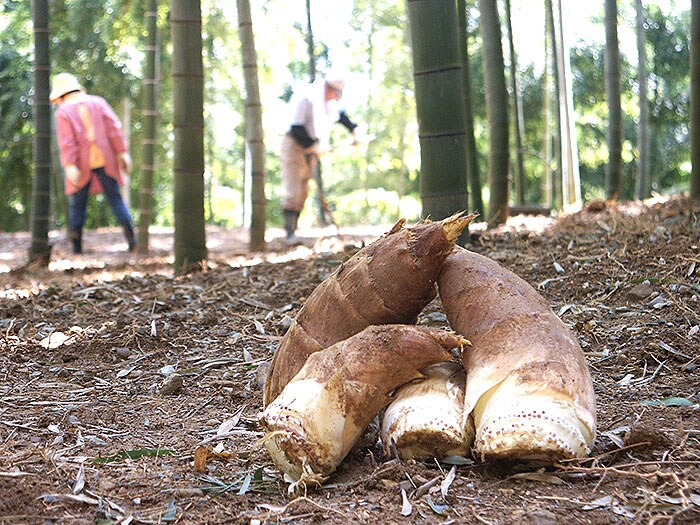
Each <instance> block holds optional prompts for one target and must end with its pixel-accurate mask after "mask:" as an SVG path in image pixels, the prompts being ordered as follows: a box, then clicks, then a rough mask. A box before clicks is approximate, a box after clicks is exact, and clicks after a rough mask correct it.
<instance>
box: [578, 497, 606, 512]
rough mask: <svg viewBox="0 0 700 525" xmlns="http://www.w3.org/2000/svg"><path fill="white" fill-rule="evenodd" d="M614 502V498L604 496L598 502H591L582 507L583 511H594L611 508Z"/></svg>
mask: <svg viewBox="0 0 700 525" xmlns="http://www.w3.org/2000/svg"><path fill="white" fill-rule="evenodd" d="M612 502H613V497H612V496H603V497H602V498H598V499H597V500H594V501H591V502H590V503H587V504H586V505H584V506H583V507H582V509H583V510H594V509H600V508H603V507H607V506H609V505H610V504H611V503H612Z"/></svg>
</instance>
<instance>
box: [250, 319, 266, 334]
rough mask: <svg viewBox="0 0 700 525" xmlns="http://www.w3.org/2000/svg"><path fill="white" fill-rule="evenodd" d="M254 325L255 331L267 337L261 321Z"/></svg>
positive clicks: (256, 321)
mask: <svg viewBox="0 0 700 525" xmlns="http://www.w3.org/2000/svg"><path fill="white" fill-rule="evenodd" d="M253 324H254V325H255V331H256V332H258V333H259V334H261V335H265V327H264V326H263V325H262V323H261V322H260V321H258V320H257V319H256V320H255V321H253Z"/></svg>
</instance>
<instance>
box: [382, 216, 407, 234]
mask: <svg viewBox="0 0 700 525" xmlns="http://www.w3.org/2000/svg"><path fill="white" fill-rule="evenodd" d="M405 224H406V219H403V218H401V219H399V220H398V221H396V224H394V225H393V226H392V227H391V230H389V231H388V232H387V235H391V234H393V233H396V232H397V231H400V230H401V229H402V228H403V227H404V225H405Z"/></svg>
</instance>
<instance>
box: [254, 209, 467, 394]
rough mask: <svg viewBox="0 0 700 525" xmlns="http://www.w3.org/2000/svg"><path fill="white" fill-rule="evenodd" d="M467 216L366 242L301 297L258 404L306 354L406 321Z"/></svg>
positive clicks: (431, 293) (428, 291)
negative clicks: (373, 328)
mask: <svg viewBox="0 0 700 525" xmlns="http://www.w3.org/2000/svg"><path fill="white" fill-rule="evenodd" d="M474 217H475V215H467V216H465V215H464V214H462V213H458V214H455V215H453V216H452V217H449V218H447V219H444V220H442V221H439V222H431V221H426V222H423V223H420V224H417V225H415V226H412V227H404V223H405V220H403V219H402V220H401V221H399V222H397V223H396V225H395V226H394V227H393V228H392V229H391V231H390V232H388V233H387V234H385V235H384V236H382V237H380V238H379V239H377V240H376V241H375V242H373V243H372V244H370V245H368V246H366V247H365V248H363V249H362V250H360V251H359V252H357V253H356V254H355V255H353V256H352V257H351V258H350V259H348V261H347V262H345V263H344V264H343V265H341V266H340V267H339V268H338V270H337V271H336V272H334V273H333V274H332V275H331V276H330V277H329V278H327V279H326V280H325V281H323V282H322V283H321V284H320V285H319V286H318V287H317V288H316V289H315V290H314V291H313V292H312V294H311V295H310V296H309V298H308V299H307V300H306V302H305V303H304V305H303V306H302V308H301V310H300V311H299V313H298V314H297V316H296V318H295V319H294V321H293V322H292V324H291V326H290V328H289V330H288V331H287V333H286V334H285V336H284V338H283V339H282V341H281V343H280V345H279V347H278V349H277V351H276V352H275V355H274V357H273V360H272V363H271V365H270V369H269V372H268V376H267V379H266V381H265V387H264V391H263V403H264V405H267V404H269V403H270V402H271V401H272V400H273V399H275V397H277V396H278V395H279V393H280V392H281V391H282V389H283V388H284V387H285V385H286V384H287V383H288V382H289V381H290V380H291V379H292V378H293V377H294V376H295V375H296V373H297V372H298V371H299V370H300V369H301V367H302V366H303V365H304V363H305V362H306V360H307V358H308V357H309V356H310V355H311V354H313V353H314V352H318V351H319V350H323V349H324V348H328V347H329V346H331V345H333V344H335V343H337V342H339V341H342V340H344V339H347V338H348V337H350V336H352V335H354V334H356V333H358V332H360V331H361V330H363V329H364V328H366V327H367V326H370V325H383V324H411V323H414V322H415V320H416V318H417V316H418V314H419V313H420V312H421V310H422V309H423V308H424V307H425V306H426V305H427V304H428V303H429V302H430V301H431V300H432V299H433V298H434V297H435V280H436V279H437V275H438V273H439V271H440V267H441V266H442V263H443V262H444V261H445V258H446V257H447V256H448V255H449V253H450V252H451V250H452V248H453V246H454V243H455V241H456V240H457V238H458V237H459V235H460V234H461V232H462V230H463V229H464V228H465V227H466V226H467V225H468V224H469V222H470V221H471V220H472V219H473V218H474Z"/></svg>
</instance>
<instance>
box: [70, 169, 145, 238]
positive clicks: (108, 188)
mask: <svg viewBox="0 0 700 525" xmlns="http://www.w3.org/2000/svg"><path fill="white" fill-rule="evenodd" d="M92 172H93V173H94V174H95V175H97V178H98V179H99V181H100V184H102V189H103V190H104V194H105V197H106V198H107V202H109V206H110V208H112V212H113V213H114V216H115V217H116V218H117V220H118V221H119V224H121V225H122V226H126V225H128V224H131V215H130V214H129V210H128V209H127V208H126V204H124V200H123V199H122V195H121V193H119V184H117V181H116V180H114V179H113V178H112V177H110V176H109V175H107V174H106V173H105V170H104V168H96V169H94V170H92ZM90 184H92V179H91V180H90V182H88V183H87V184H86V185H85V186H84V187H83V188H81V189H80V190H79V191H78V192H76V193H74V194H73V195H69V196H68V205H69V210H68V227H69V228H70V229H71V230H77V229H79V228H82V227H83V225H84V224H85V221H86V219H87V200H88V195H89V194H90Z"/></svg>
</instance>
